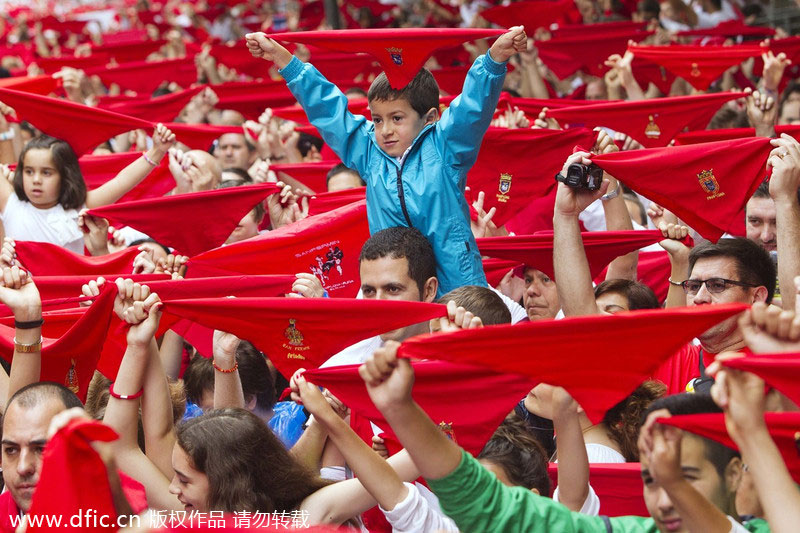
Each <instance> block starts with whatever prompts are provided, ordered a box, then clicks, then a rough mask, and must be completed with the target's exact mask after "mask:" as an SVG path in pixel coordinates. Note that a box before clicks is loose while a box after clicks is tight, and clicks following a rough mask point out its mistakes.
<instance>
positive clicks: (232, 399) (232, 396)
mask: <svg viewBox="0 0 800 533" xmlns="http://www.w3.org/2000/svg"><path fill="white" fill-rule="evenodd" d="M238 347H239V338H238V337H237V336H236V335H233V334H231V333H225V332H224V331H214V347H213V352H214V358H213V360H212V364H213V365H214V409H225V408H226V407H238V408H240V409H244V392H243V391H242V380H241V379H240V378H239V363H238V361H236V348H238Z"/></svg>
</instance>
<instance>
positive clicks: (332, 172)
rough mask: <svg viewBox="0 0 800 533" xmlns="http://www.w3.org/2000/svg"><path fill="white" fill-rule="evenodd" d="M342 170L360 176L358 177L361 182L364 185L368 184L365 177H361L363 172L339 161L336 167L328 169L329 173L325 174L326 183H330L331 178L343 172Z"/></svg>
mask: <svg viewBox="0 0 800 533" xmlns="http://www.w3.org/2000/svg"><path fill="white" fill-rule="evenodd" d="M342 172H347V173H348V174H353V175H355V176H358V179H359V181H360V182H361V185H362V186H364V185H366V184H367V182H366V181H364V178H362V177H361V174H359V173H358V170H353V169H352V168H350V167H348V166H347V165H345V164H344V163H339V164H338V165H336V166H335V167H333V168H332V169H330V170H329V171H328V174H327V175H326V176H325V185H329V184H330V182H331V178H332V177H334V176H335V175H337V174H341V173H342Z"/></svg>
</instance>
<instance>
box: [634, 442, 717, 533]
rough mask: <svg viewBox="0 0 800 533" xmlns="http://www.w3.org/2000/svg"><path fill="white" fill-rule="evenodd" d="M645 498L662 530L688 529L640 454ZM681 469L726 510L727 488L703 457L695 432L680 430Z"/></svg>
mask: <svg viewBox="0 0 800 533" xmlns="http://www.w3.org/2000/svg"><path fill="white" fill-rule="evenodd" d="M641 463H642V482H643V484H644V502H645V505H647V510H648V512H649V513H650V516H651V517H653V520H655V523H656V527H657V528H658V530H659V531H660V532H661V533H684V532H687V531H689V530H688V529H687V527H686V526H685V525H684V523H683V520H681V517H680V515H678V512H677V511H676V510H675V506H674V505H673V504H672V500H670V498H669V496H668V495H667V492H666V491H665V490H664V489H663V488H662V487H661V486H659V484H658V483H657V482H656V481H655V480H654V479H653V476H652V475H650V470H649V464H648V462H647V458H646V457H644V456H642V457H641ZM681 469H682V470H683V476H684V479H686V481H688V482H689V483H691V485H692V486H693V487H694V488H695V490H697V491H698V492H699V493H700V494H702V495H703V496H704V497H705V498H706V499H707V500H708V501H710V502H711V503H713V504H714V505H715V506H716V507H717V508H718V509H720V510H721V511H722V512H724V513H728V512H729V511H730V509H728V506H729V504H728V500H729V498H728V497H727V496H728V489H727V487H726V484H725V480H724V479H722V478H721V477H720V475H719V473H718V472H717V470H716V468H714V465H713V464H712V463H711V461H709V460H708V459H707V458H706V455H705V444H704V443H703V440H702V439H701V438H699V437H696V436H695V435H691V434H688V433H684V434H683V439H682V442H681Z"/></svg>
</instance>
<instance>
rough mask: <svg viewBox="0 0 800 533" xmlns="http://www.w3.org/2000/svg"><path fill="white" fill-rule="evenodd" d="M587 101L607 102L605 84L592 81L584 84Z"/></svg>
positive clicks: (599, 81)
mask: <svg viewBox="0 0 800 533" xmlns="http://www.w3.org/2000/svg"><path fill="white" fill-rule="evenodd" d="M586 99H587V100H608V92H606V84H605V82H604V81H603V80H592V81H590V82H589V83H587V84H586Z"/></svg>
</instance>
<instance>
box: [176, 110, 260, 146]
mask: <svg viewBox="0 0 800 533" xmlns="http://www.w3.org/2000/svg"><path fill="white" fill-rule="evenodd" d="M262 111H263V110H262ZM164 126H166V127H167V128H169V129H170V130H171V131H172V133H174V134H175V137H176V138H177V139H178V142H181V143H183V144H185V145H187V146H189V147H190V148H193V149H195V150H203V151H208V149H209V147H211V144H212V143H213V142H214V141H216V140H217V139H219V138H220V136H222V135H224V134H226V133H243V132H244V130H243V129H242V126H217V125H214V124H186V123H184V122H167V123H164Z"/></svg>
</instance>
